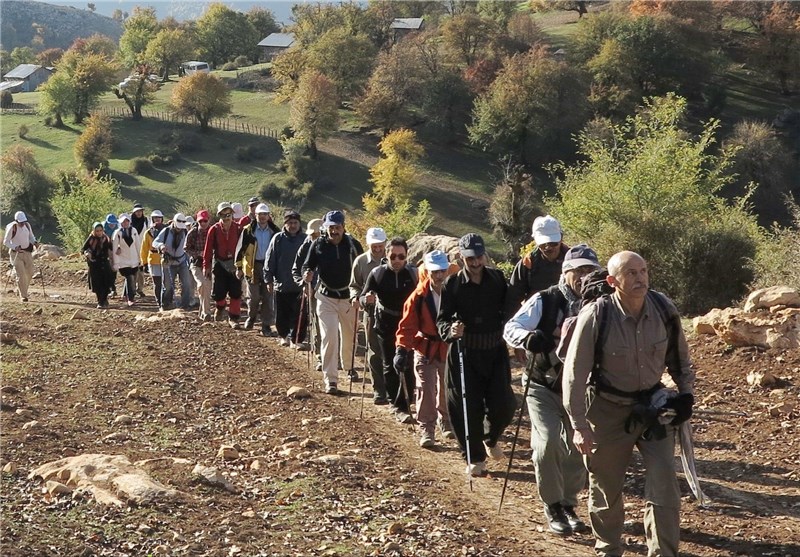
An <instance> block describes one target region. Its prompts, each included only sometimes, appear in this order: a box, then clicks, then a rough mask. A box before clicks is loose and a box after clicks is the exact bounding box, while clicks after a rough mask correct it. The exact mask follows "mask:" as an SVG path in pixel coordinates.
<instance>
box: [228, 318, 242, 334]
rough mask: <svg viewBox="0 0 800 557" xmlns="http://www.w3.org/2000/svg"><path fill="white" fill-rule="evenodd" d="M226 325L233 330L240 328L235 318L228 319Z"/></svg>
mask: <svg viewBox="0 0 800 557" xmlns="http://www.w3.org/2000/svg"><path fill="white" fill-rule="evenodd" d="M228 325H230V326H231V329H233V330H234V331H238V330H239V329H241V328H242V326H241V325H240V324H239V321H238V320H236V319H228Z"/></svg>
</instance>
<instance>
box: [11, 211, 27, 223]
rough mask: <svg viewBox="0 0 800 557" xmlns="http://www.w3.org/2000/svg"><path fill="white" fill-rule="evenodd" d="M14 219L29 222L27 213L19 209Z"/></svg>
mask: <svg viewBox="0 0 800 557" xmlns="http://www.w3.org/2000/svg"><path fill="white" fill-rule="evenodd" d="M14 220H15V221H17V222H28V217H26V216H25V213H23V212H22V211H17V212H16V213H14Z"/></svg>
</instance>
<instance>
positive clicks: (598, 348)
mask: <svg viewBox="0 0 800 557" xmlns="http://www.w3.org/2000/svg"><path fill="white" fill-rule="evenodd" d="M609 303H611V300H609V297H608V296H607V295H604V296H600V297H599V298H597V300H595V305H596V307H597V312H598V314H597V317H598V326H597V340H595V343H594V366H593V367H592V373H591V378H590V381H589V382H590V383H591V384H592V385H594V384H596V382H597V380H598V378H599V375H600V373H601V372H602V369H603V345H604V344H605V343H606V337H608V304H609Z"/></svg>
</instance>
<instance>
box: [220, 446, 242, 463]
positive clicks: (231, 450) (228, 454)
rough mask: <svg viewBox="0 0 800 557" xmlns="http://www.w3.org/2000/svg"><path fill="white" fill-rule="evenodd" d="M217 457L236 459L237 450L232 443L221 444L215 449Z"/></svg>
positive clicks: (237, 456) (237, 455)
mask: <svg viewBox="0 0 800 557" xmlns="http://www.w3.org/2000/svg"><path fill="white" fill-rule="evenodd" d="M217 457H221V458H224V459H225V460H236V459H237V458H239V451H238V450H236V447H234V446H233V445H222V446H221V447H220V448H219V451H217Z"/></svg>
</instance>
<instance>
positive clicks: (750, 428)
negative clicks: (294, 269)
mask: <svg viewBox="0 0 800 557" xmlns="http://www.w3.org/2000/svg"><path fill="white" fill-rule="evenodd" d="M78 268H79V267H78V265H77V264H76V263H63V262H59V263H55V264H45V266H44V271H45V277H46V278H47V280H46V283H47V285H46V286H47V294H48V297H47V298H45V297H44V295H43V294H42V292H41V284H40V283H39V282H37V283H36V284H35V285H34V286H35V288H36V290H35V291H34V293H33V294H32V297H31V301H30V302H29V303H27V304H22V303H20V302H18V301H17V300H16V298H15V297H14V296H13V295H11V294H8V293H6V294H5V295H4V296H3V298H2V301H1V302H0V308H2V320H3V324H2V327H3V332H8V333H11V334H12V335H13V336H14V337H15V338H16V344H13V345H4V346H3V349H2V376H3V380H2V383H3V394H2V411H0V426H1V427H2V461H3V463H6V462H13V463H15V464H17V465H18V466H19V468H20V469H19V471H17V472H16V473H15V474H7V473H3V475H2V494H1V495H0V510H1V511H2V526H0V544H2V547H1V549H2V554H3V555H6V556H17V555H30V556H44V555H114V556H118V555H148V554H154V555H157V554H164V555H209V556H211V555H214V556H216V555H231V556H233V555H242V556H245V555H247V556H250V555H287V556H290V555H291V556H295V555H342V556H344V555H348V556H349V555H407V556H411V555H414V556H434V555H435V556H452V555H484V556H488V555H513V556H517V555H576V556H577V555H592V554H593V552H592V543H593V540H592V538H591V535H590V534H580V535H574V536H571V537H569V538H565V539H561V538H557V537H555V536H552V535H550V534H548V533H546V532H544V530H543V528H542V519H543V514H542V509H541V505H540V503H539V501H538V499H537V496H536V486H535V485H534V476H533V468H532V465H531V463H530V447H529V445H528V442H527V438H528V435H529V429H528V422H527V417H525V418H524V419H523V425H522V434H521V436H520V443H519V444H518V446H517V452H516V456H515V460H514V467H513V469H512V473H511V478H510V481H509V484H508V492H507V493H506V498H505V503H504V506H503V509H502V512H500V513H498V511H497V507H498V502H499V498H500V492H501V488H502V485H503V478H504V472H505V467H506V464H507V461H506V462H500V463H493V464H492V465H491V473H490V476H489V477H488V478H481V479H477V480H475V481H474V482H473V486H472V491H470V487H469V485H468V484H467V482H466V480H465V476H464V474H463V469H464V465H463V462H462V460H461V458H460V456H459V452H458V449H457V446H456V445H455V444H454V442H452V441H445V442H444V444H443V446H441V447H440V448H438V449H436V450H434V451H428V450H425V449H420V448H419V447H418V446H417V443H416V442H417V437H416V436H415V432H414V430H413V429H412V427H411V426H402V425H399V424H397V423H396V422H395V421H394V420H393V419H392V418H391V417H390V416H389V414H388V412H386V411H385V410H384V407H375V406H373V405H372V404H371V397H370V394H369V385H367V386H366V389H367V393H366V395H365V396H366V399H365V401H364V405H363V417H361V398H360V397H361V388H362V384H361V383H354V384H353V385H352V389H353V392H352V396H348V395H344V396H340V397H332V396H328V395H325V394H323V393H322V392H321V391H320V381H319V379H320V378H319V377H318V374H317V373H315V372H313V371H309V369H308V367H307V359H306V354H304V353H299V354H295V353H294V352H293V351H290V350H289V349H288V348H280V347H279V346H278V345H277V343H276V342H275V341H274V340H273V339H265V338H262V337H260V336H258V335H257V334H256V332H254V331H233V330H231V329H229V328H228V327H227V326H224V325H223V324H208V325H202V326H201V325H200V324H199V323H198V322H196V321H194V320H191V321H185V322H182V321H175V322H161V323H157V324H153V323H147V324H145V323H143V322H136V321H134V316H135V315H136V314H137V313H147V314H150V313H152V312H153V310H154V305H153V303H152V298H148V300H150V301H148V300H145V301H144V302H142V303H139V304H137V306H135V308H134V309H135V311H130V310H128V309H122V308H121V307H120V304H119V301H118V300H115V302H116V303H115V304H113V306H115V307H113V308H112V309H111V310H109V311H99V310H96V309H94V304H93V303H92V300H93V298H92V297H90V296H89V295H88V294H87V293H86V290H85V288H84V286H83V285H82V283H81V279H80V278H79V277H78V276H76V273H75V269H78ZM6 288H7V287H6ZM32 290H33V289H32ZM54 296H59V297H54ZM38 308H41V310H42V311H41V313H39V314H38V315H37V314H35V310H38ZM76 308H83V309H84V311H85V312H86V313H87V314H88V316H89V320H85V321H82V320H70V317H71V316H72V314H73V312H74V310H75V309H76ZM62 324H63V325H64V326H63V327H60V325H62ZM690 344H691V348H692V356H693V359H694V362H695V365H696V368H697V375H698V384H697V392H698V397H697V398H698V405H697V406H698V408H700V409H706V410H709V411H714V412H723V413H726V412H729V413H731V414H710V413H705V414H699V413H698V414H697V415H696V416H695V417H694V418H693V424H694V431H695V449H696V456H697V466H698V472H699V475H700V477H701V482H702V487H703V489H704V491H705V493H706V495H707V496H708V497H710V499H711V500H712V504H711V506H710V507H708V508H705V509H704V508H699V507H698V506H697V504H696V502H695V501H694V499H693V498H692V497H691V495H690V493H689V490H688V487H687V485H686V482H685V480H684V479H683V477H682V476H681V478H680V484H681V489H682V491H683V494H684V498H683V511H682V527H683V540H684V541H683V543H682V550H683V553H682V554H683V555H687V556H692V555H693V556H701V557H710V556H723V555H724V556H727V555H764V556H767V555H774V556H781V557H783V556H790V555H792V556H793V555H800V541H798V534H797V532H800V489H798V487H799V484H798V482H800V437H798V417H799V416H800V414H799V411H800V410H798V408H800V406H798V404H797V403H798V396H799V395H800V388H798V386H797V383H798V382H800V350H792V351H784V352H780V351H774V350H761V349H755V348H739V349H733V348H730V347H727V346H725V345H723V344H722V343H721V342H719V341H717V340H715V339H710V338H707V337H703V338H697V337H693V338H691V339H690ZM753 370H758V371H766V370H769V371H771V372H772V374H774V375H775V376H776V377H778V378H779V384H778V385H776V386H774V387H773V388H772V389H769V388H762V387H756V388H753V387H750V386H748V384H747V383H746V380H745V377H746V375H747V374H748V373H749V372H750V371H753ZM514 373H515V380H516V379H518V377H519V373H520V370H519V369H516V370H515V371H514ZM517 383H518V381H517ZM292 385H299V386H305V387H307V388H309V390H310V391H311V392H312V397H311V398H310V399H306V400H291V399H289V398H287V396H286V394H285V393H286V390H287V388H288V387H290V386H292ZM342 386H343V387H345V388H348V387H349V386H348V385H347V383H346V382H345V383H343V384H342ZM134 388H135V389H138V391H139V395H140V396H139V397H138V398H128V397H127V396H126V395H127V393H128V392H129V391H130V390H131V389H134ZM520 396H521V393H520ZM204 402H205V404H204ZM783 402H786V403H788V404H787V405H786V406H787V407H785V408H783V409H773V410H770V408H773V407H776V406H777V405H779V404H780V403H783ZM792 404H794V409H791V410H788V406H789V405H792ZM20 408H22V409H29V410H31V412H32V416H30V417H25V416H23V415H18V414H16V413H15V411H16V409H20ZM738 413H743V415H739V414H738ZM120 414H128V415H130V416H132V417H133V424H132V425H127V426H119V425H114V424H113V423H112V422H113V420H114V418H115V417H116V416H118V415H120ZM773 414H774V415H773ZM31 419H36V420H38V421H39V422H40V424H41V428H40V429H34V430H23V429H22V425H23V424H24V423H25V422H27V421H30V420H31ZM116 431H125V432H126V433H128V434H129V439H128V440H126V441H122V442H119V441H104V440H103V438H104V437H105V436H106V435H108V434H110V433H113V432H116ZM512 435H513V430H511V431H509V432H507V434H506V436H505V437H504V449H505V452H506V455H508V454H509V452H510V448H511V440H512ZM297 442H300V443H299V445H301V446H302V447H298V443H297ZM223 444H232V445H237V446H238V447H239V448H240V449H241V456H240V458H239V459H238V460H234V461H224V460H223V459H221V458H217V456H216V454H217V450H218V449H219V447H220V446H221V445H223ZM292 447H293V448H292ZM285 448H291V450H289V451H283V452H281V451H282V449H285ZM81 453H111V454H123V455H126V456H127V457H129V458H130V460H132V461H133V460H138V459H145V458H155V457H163V456H171V457H183V458H186V459H190V460H192V461H193V462H200V463H203V464H206V465H209V466H215V467H217V468H219V469H220V471H221V472H223V473H224V474H226V475H227V476H228V477H229V479H230V480H231V481H232V482H233V484H234V485H235V487H236V488H237V492H236V493H229V492H225V491H223V490H220V489H216V488H213V487H209V486H206V485H203V484H200V483H198V482H197V480H195V479H194V478H193V477H192V476H191V475H190V474H189V473H188V472H187V471H186V470H182V469H174V468H170V467H167V466H165V467H163V468H162V469H159V470H157V471H156V472H155V476H156V478H157V479H159V480H160V481H162V482H163V483H166V484H169V485H172V486H173V487H175V488H177V489H178V490H180V491H181V492H182V493H183V494H184V495H185V497H184V500H183V501H182V502H180V503H170V504H168V505H167V504H164V505H157V506H155V507H135V506H129V507H127V508H124V509H117V508H108V507H103V506H100V505H98V504H97V503H95V502H93V501H87V500H82V499H72V498H70V497H69V496H62V497H55V498H49V497H48V496H45V495H44V494H43V493H42V486H41V484H40V482H38V481H35V480H29V479H27V478H28V473H29V472H30V471H31V470H32V469H34V468H35V467H37V466H39V465H40V464H43V463H45V462H48V461H52V460H56V459H59V458H63V457H65V456H70V455H76V454H81ZM332 454H338V455H342V456H344V457H346V458H344V459H342V460H339V461H337V462H333V463H330V464H324V463H321V462H319V461H316V460H315V459H316V458H317V457H319V456H323V455H332ZM254 459H258V460H259V461H260V462H261V464H262V467H261V469H260V470H253V469H251V468H250V464H251V462H252V461H253V460H254ZM640 465H641V463H640V461H639V460H634V462H633V464H632V466H631V468H630V474H629V476H628V478H627V480H626V493H627V499H626V509H627V519H628V522H627V524H626V529H625V541H626V543H627V546H628V550H629V553H630V554H632V555H645V554H646V547H645V545H644V532H643V526H642V508H643V506H642V495H643V482H642V473H641V472H642V471H641V466H640ZM585 501H586V499H585V493H584V495H583V500H582V506H583V507H584V508H585ZM581 514H582V515H584V516H585V514H586V511H585V510H584V509H582V511H581Z"/></svg>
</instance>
